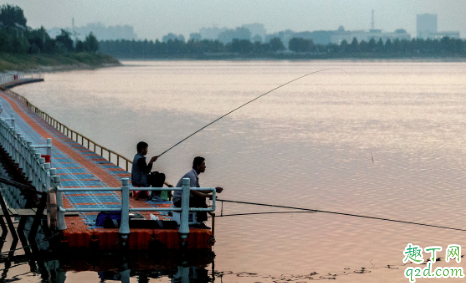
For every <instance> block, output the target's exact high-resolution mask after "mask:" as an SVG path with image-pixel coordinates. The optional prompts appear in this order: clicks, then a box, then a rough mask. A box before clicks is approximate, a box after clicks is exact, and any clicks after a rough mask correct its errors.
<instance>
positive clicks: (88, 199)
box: [66, 195, 121, 204]
mask: <svg viewBox="0 0 466 283" xmlns="http://www.w3.org/2000/svg"><path fill="white" fill-rule="evenodd" d="M66 197H67V198H68V200H69V201H70V203H71V204H79V203H109V202H117V203H120V202H121V199H120V198H119V197H117V196H116V195H110V196H108V195H107V196H105V195H104V196H95V195H89V196H66Z"/></svg>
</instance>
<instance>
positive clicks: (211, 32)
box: [199, 27, 228, 40]
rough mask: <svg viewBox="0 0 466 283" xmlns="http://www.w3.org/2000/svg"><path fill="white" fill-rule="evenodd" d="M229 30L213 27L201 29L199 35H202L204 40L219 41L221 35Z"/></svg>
mask: <svg viewBox="0 0 466 283" xmlns="http://www.w3.org/2000/svg"><path fill="white" fill-rule="evenodd" d="M226 30H228V29H227V28H218V27H211V28H201V29H200V30H199V33H200V34H201V37H202V39H212V40H216V39H218V36H219V34H221V33H222V32H224V31H226Z"/></svg>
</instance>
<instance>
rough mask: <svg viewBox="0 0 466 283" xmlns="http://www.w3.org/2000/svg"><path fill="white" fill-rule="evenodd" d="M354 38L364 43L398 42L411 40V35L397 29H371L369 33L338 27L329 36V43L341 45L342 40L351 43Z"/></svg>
mask: <svg viewBox="0 0 466 283" xmlns="http://www.w3.org/2000/svg"><path fill="white" fill-rule="evenodd" d="M354 38H356V39H357V40H358V42H361V41H363V40H364V41H365V42H369V41H370V40H371V39H372V38H373V39H374V40H375V41H379V40H380V39H382V41H383V42H386V41H387V40H389V39H390V40H391V41H394V40H396V39H398V40H411V35H410V34H409V33H407V32H406V31H405V30H404V29H397V30H396V31H395V32H382V30H380V29H371V30H369V31H364V30H356V31H346V30H345V28H344V27H342V26H340V27H339V28H338V30H336V31H334V32H333V33H332V35H331V36H330V42H329V43H334V44H341V43H342V42H343V40H346V42H348V43H351V42H352V41H353V39H354Z"/></svg>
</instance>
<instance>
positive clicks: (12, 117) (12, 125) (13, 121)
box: [10, 114, 15, 129]
mask: <svg viewBox="0 0 466 283" xmlns="http://www.w3.org/2000/svg"><path fill="white" fill-rule="evenodd" d="M10 118H11V127H13V129H14V128H15V115H14V114H11V116H10Z"/></svg>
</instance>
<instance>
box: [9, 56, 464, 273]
mask: <svg viewBox="0 0 466 283" xmlns="http://www.w3.org/2000/svg"><path fill="white" fill-rule="evenodd" d="M329 68H330V69H331V70H327V71H323V72H320V73H317V74H315V75H312V76H309V77H306V78H304V79H302V80H300V81H297V82H295V83H293V84H291V85H288V86H286V87H284V88H281V89H279V90H277V91H275V92H273V93H271V94H269V95H267V96H265V97H262V98H261V99H259V100H258V101H256V102H254V103H252V104H250V105H248V106H246V107H244V108H242V109H241V110H238V111H237V112H235V113H233V114H231V115H230V116H228V117H226V118H224V119H222V120H221V121H219V122H217V123H215V124H214V125H212V126H210V127H209V128H207V129H205V130H204V131H202V132H200V133H198V134H197V135H195V136H193V137H192V138H190V139H189V140H187V141H185V142H184V143H182V144H180V145H179V146H177V147H175V148H174V149H173V150H171V151H170V152H168V153H167V154H165V155H164V156H163V157H161V158H160V159H159V160H158V161H157V162H156V165H155V169H156V170H159V171H163V172H165V173H166V175H167V180H168V181H169V182H171V183H176V182H177V181H178V179H179V178H180V177H181V176H182V175H183V174H184V173H185V172H187V171H188V170H189V169H190V166H191V162H192V159H193V157H195V156H197V155H201V156H204V157H205V158H206V164H207V169H206V172H205V173H204V174H202V175H201V176H200V184H201V186H223V187H224V188H225V191H224V192H223V193H222V194H221V195H220V196H219V197H221V198H223V199H231V200H242V201H251V202H260V203H268V204H277V205H287V206H297V207H303V208H312V209H320V210H329V211H336V212H344V213H350V214H358V215H368V216H375V217H382V218H390V219H396V220H404V221H413V222H420V223H426V224H432V225H441V226H449V227H455V228H461V229H466V223H465V221H464V218H463V215H464V212H465V209H464V206H463V200H464V197H465V196H466V192H465V191H464V189H463V187H464V179H465V177H464V171H465V170H464V169H465V162H466V158H465V148H464V146H463V142H464V140H465V139H466V131H465V129H466V122H465V121H466V120H465V113H466V111H465V110H466V109H465V105H466V104H465V102H466V98H465V95H464V94H465V91H466V72H465V71H466V63H445V62H430V63H429V62H352V61H317V62H316V61H312V62H286V61H282V62H274V61H271V62H268V61H264V62H197V61H195V62H124V66H123V67H115V68H106V69H99V70H88V71H72V72H64V73H50V74H46V75H45V80H46V81H45V82H44V83H37V84H31V85H25V86H21V87H17V88H15V91H16V92H18V93H20V94H22V95H24V96H25V97H26V98H28V99H29V101H30V102H32V103H33V104H34V105H36V106H38V107H39V108H41V109H42V110H44V111H45V112H47V113H48V114H50V115H51V116H52V117H54V118H56V119H57V120H59V121H60V122H62V123H63V124H65V125H67V126H68V127H70V128H71V129H74V130H76V131H78V132H79V133H81V134H84V135H85V136H87V137H89V138H91V139H93V140H95V141H96V142H97V143H100V144H102V145H104V146H106V147H108V148H110V149H113V150H114V151H116V152H118V153H120V154H122V155H124V156H126V157H129V158H131V157H132V156H133V155H134V153H135V146H136V144H137V142H139V141H140V140H144V141H146V142H148V143H149V155H157V154H160V153H161V152H163V151H164V150H166V149H167V148H169V147H170V146H172V145H173V144H175V143H177V142H178V141H180V140H181V139H182V138H184V137H186V136H187V135H189V134H190V133H192V132H194V131H195V130H197V129H199V128H201V127H202V126H204V125H205V124H207V123H209V122H210V121H212V120H214V119H216V118H217V117H219V116H221V115H223V114H224V113H226V112H228V111H230V110H231V109H233V108H235V107H237V106H239V105H241V104H243V103H245V102H247V101H248V100H250V99H252V98H254V97H256V96H258V95H260V94H262V93H264V92H266V91H268V90H270V89H272V88H275V87H277V86H278V85H280V84H282V83H285V82H287V81H289V80H292V79H294V78H296V77H299V76H301V75H303V74H305V73H310V72H313V71H317V70H321V69H329ZM338 69H341V70H344V71H346V72H347V73H348V74H347V73H345V72H343V71H341V70H338ZM269 211H274V212H276V211H290V210H289V209H274V208H266V207H255V206H249V205H240V204H231V203H225V204H224V208H223V213H224V215H229V214H237V213H247V212H251V213H252V212H269ZM217 214H220V211H219V210H218V211H217ZM465 235H466V234H465V232H461V231H454V230H446V229H438V228H431V227H423V226H416V225H408V224H402V223H395V222H386V221H380V220H371V219H365V218H355V217H349V216H343V215H333V214H323V213H282V214H254V215H248V216H229V217H223V218H217V221H216V239H217V243H216V245H215V246H214V251H215V253H216V258H215V270H217V271H219V272H223V274H224V275H223V278H222V280H223V281H224V282H274V281H278V282H279V281H280V280H291V281H296V282H305V281H309V280H311V279H310V278H309V277H312V279H313V280H315V279H319V278H321V276H323V279H325V278H326V277H325V276H331V275H328V274H329V273H330V274H337V276H335V277H336V278H337V279H338V280H340V281H342V282H359V281H364V280H367V282H373V281H372V280H374V279H375V281H377V282H406V281H407V279H406V278H404V276H403V272H404V269H405V268H406V267H401V265H402V259H403V258H404V255H403V251H404V248H405V247H406V245H407V244H408V243H413V244H417V245H420V246H421V247H426V246H442V247H443V249H444V250H445V249H446V247H447V246H448V245H449V244H460V245H463V246H464V245H465V244H466V236H465ZM440 256H441V257H442V258H444V256H445V254H444V252H441V255H440ZM427 257H428V255H427V254H426V255H425V258H427ZM461 264H462V263H461ZM461 264H460V265H461ZM387 265H391V266H395V268H396V266H398V269H394V268H393V267H392V268H390V269H389V268H387ZM436 265H437V266H448V265H453V266H454V265H455V264H452V263H451V262H450V263H446V262H441V263H436ZM363 267H364V270H369V271H370V274H365V273H368V272H367V271H366V272H363V274H358V273H357V272H358V271H361V269H362V268H363ZM207 269H208V270H210V269H211V266H210V265H209V266H208V267H207ZM314 272H317V274H316V275H312V276H311V275H310V274H313V273H314ZM70 274H71V275H70ZM70 274H68V275H67V282H78V281H81V280H83V279H85V278H93V279H92V280H94V281H96V280H98V276H97V275H96V273H95V272H83V273H82V272H81V273H76V274H73V273H70ZM347 274H349V275H347ZM331 277H332V276H331ZM217 278H218V277H217ZM133 279H134V280H136V279H135V277H133V278H132V280H133ZM150 280H151V282H152V281H154V282H159V281H163V280H169V279H167V278H165V279H150ZM36 282H38V281H36ZM135 282H136V281H135ZM421 282H422V279H421Z"/></svg>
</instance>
